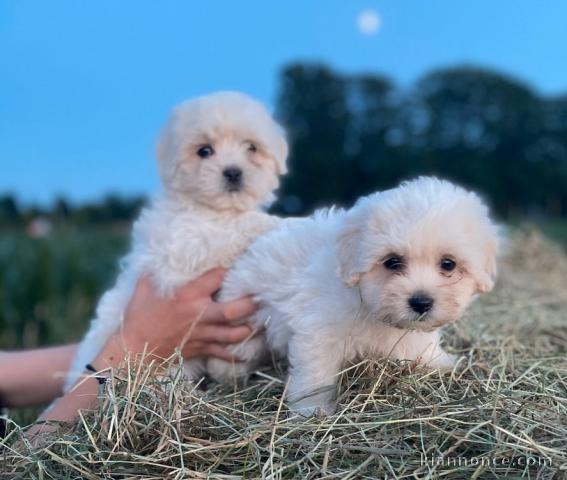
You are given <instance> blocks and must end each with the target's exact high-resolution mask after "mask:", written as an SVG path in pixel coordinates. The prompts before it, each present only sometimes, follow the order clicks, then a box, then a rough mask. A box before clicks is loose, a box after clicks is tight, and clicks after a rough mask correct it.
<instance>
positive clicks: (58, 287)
mask: <svg viewBox="0 0 567 480" xmlns="http://www.w3.org/2000/svg"><path fill="white" fill-rule="evenodd" d="M127 246H128V235H127V234H125V233H124V232H119V231H112V230H95V229H92V230H90V229H88V230H74V229H62V230H58V231H54V232H53V233H52V234H51V235H49V236H48V237H46V238H40V239H34V238H30V237H28V236H27V235H26V234H25V233H23V232H18V231H10V232H4V233H2V234H1V235H0V348H4V349H8V348H31V347H37V346H40V345H52V344H59V343H66V342H70V341H77V340H79V339H80V338H81V336H82V335H83V333H84V332H85V329H86V326H87V323H88V321H89V319H90V317H91V316H92V313H93V310H94V307H95V306H96V302H97V299H98V297H99V296H100V294H101V293H102V292H103V291H104V290H105V289H106V288H107V287H109V286H110V285H111V284H112V282H113V279H114V277H115V276H116V273H117V270H118V262H117V259H118V258H119V257H120V255H122V254H123V253H124V252H125V250H126V249H127Z"/></svg>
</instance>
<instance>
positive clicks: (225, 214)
mask: <svg viewBox="0 0 567 480" xmlns="http://www.w3.org/2000/svg"><path fill="white" fill-rule="evenodd" d="M203 147H208V148H210V150H208V151H207V152H205V153H207V155H206V156H205V155H204V153H203V151H202V150H201V149H202V148H203ZM199 152H201V153H199ZM208 153H210V155H208ZM201 155H203V156H205V158H202V157H201ZM286 157H287V143H286V141H285V138H284V135H283V131H282V129H281V128H280V127H279V126H278V125H277V124H276V123H275V122H274V120H273V119H272V118H271V116H270V115H269V113H268V112H267V111H266V109H265V108H264V107H263V105H261V104H260V103H259V102H257V101H255V100H253V99H251V98H250V97H248V96H246V95H243V94H240V93H236V92H219V93H215V94H211V95H208V96H204V97H200V98H197V99H194V100H189V101H187V102H185V103H182V104H181V105H179V106H178V107H177V108H176V109H175V110H174V112H173V114H172V116H171V118H170V120H169V122H168V123H167V125H166V127H165V129H164V130H163V132H162V135H161V138H160V141H159V144H158V148H157V158H158V164H159V170H160V174H161V178H162V182H163V184H164V187H165V195H164V196H163V197H161V198H158V199H156V200H155V201H154V202H153V203H152V205H151V207H150V208H148V209H146V210H144V211H143V212H142V214H141V216H140V218H139V219H138V221H137V222H136V223H135V225H134V230H133V235H132V250H131V252H130V253H129V254H128V255H127V256H126V258H125V259H124V260H123V262H122V273H121V274H120V276H119V277H118V279H117V282H116V284H115V286H114V287H113V288H112V289H111V290H109V291H108V292H106V293H105V294H104V296H103V297H102V299H101V300H100V303H99V305H98V308H97V311H96V318H95V319H94V320H93V322H92V324H91V328H90V330H89V331H88V333H87V335H86V337H85V339H84V340H83V341H82V343H81V345H80V347H79V350H78V352H77V354H76V356H75V359H74V361H73V365H72V368H71V371H70V372H69V375H68V379H67V384H66V388H67V389H68V388H70V387H71V386H72V385H73V384H74V383H75V382H76V380H77V378H78V377H79V376H80V375H81V373H82V372H83V371H84V367H85V364H87V363H89V362H90V361H92V360H93V359H94V357H95V356H96V355H97V353H98V352H99V351H100V349H101V347H102V346H103V345H104V343H105V342H106V340H107V339H108V338H109V337H110V336H111V335H112V334H113V332H114V331H116V329H117V328H118V327H119V326H120V324H121V322H122V319H123V314H124V311H125V308H126V305H127V303H128V301H129V299H130V296H131V294H132V292H133V288H134V285H135V283H136V281H137V279H138V278H139V277H140V275H142V274H149V275H150V276H151V278H152V280H153V282H154V284H155V285H156V287H157V288H158V289H159V291H160V292H161V294H163V295H169V294H171V293H172V292H173V291H174V290H175V289H176V288H177V287H179V286H180V285H182V284H183V283H185V282H187V281H189V280H191V279H193V278H195V277H197V276H199V275H200V274H202V273H204V272H205V271H207V270H210V269H211V268H214V267H221V266H222V267H229V266H230V265H231V264H232V263H233V262H234V260H235V259H236V258H237V257H238V256H239V255H240V254H242V252H243V251H244V250H245V249H246V247H247V246H248V245H249V244H250V243H251V242H252V241H253V240H254V239H255V238H256V237H257V236H258V235H260V234H262V233H264V232H266V231H267V230H269V229H271V228H273V227H274V226H275V225H276V224H277V222H278V219H277V218H276V217H273V216H270V215H268V214H266V213H264V212H263V211H262V210H261V209H260V208H259V207H260V206H262V205H265V204H267V203H269V202H270V201H271V199H272V197H273V191H274V190H275V189H276V188H277V186H278V175H280V174H283V173H285V171H286V163H285V162H286ZM227 169H237V170H238V171H239V172H240V174H239V175H240V177H239V178H238V182H233V183H231V182H229V180H228V178H227V176H226V170H227ZM186 367H187V372H188V374H189V375H190V376H193V377H194V376H198V375H199V374H200V371H201V370H202V369H203V364H202V362H201V361H193V362H189V363H188V364H187V365H186Z"/></svg>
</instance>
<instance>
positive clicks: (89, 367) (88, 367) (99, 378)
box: [85, 363, 107, 385]
mask: <svg viewBox="0 0 567 480" xmlns="http://www.w3.org/2000/svg"><path fill="white" fill-rule="evenodd" d="M85 369H86V370H88V371H89V372H92V373H98V370H97V369H96V368H94V367H93V366H92V365H91V364H90V363H87V364H86V365H85ZM94 378H95V379H96V381H97V382H98V384H99V385H104V384H105V383H106V380H107V379H106V377H102V376H100V375H99V376H96V375H95V376H94Z"/></svg>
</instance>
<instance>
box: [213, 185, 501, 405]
mask: <svg viewBox="0 0 567 480" xmlns="http://www.w3.org/2000/svg"><path fill="white" fill-rule="evenodd" d="M497 244H498V236H497V230H496V227H495V226H494V224H493V223H492V222H491V220H490V218H489V216H488V211H487V208H486V207H485V206H484V204H483V203H482V202H481V200H480V198H479V197H478V196H477V195H475V194H474V193H472V192H467V191H465V190H464V189H462V188H460V187H457V186H455V185H453V184H451V183H449V182H447V181H443V180H438V179H436V178H427V177H421V178H418V179H417V180H414V181H411V182H406V183H402V184H401V185H400V186H399V187H398V188H395V189H392V190H388V191H385V192H382V193H376V194H373V195H370V196H368V197H365V198H362V199H361V200H359V201H358V203H357V204H356V205H355V206H354V207H352V208H351V209H350V210H348V211H342V210H330V211H322V212H318V213H316V214H315V215H313V216H312V217H310V218H307V219H297V220H292V221H288V222H287V223H286V224H284V225H283V226H282V227H281V228H278V229H277V230H274V231H272V232H270V233H268V234H267V235H265V236H263V237H261V238H259V239H258V240H257V241H256V242H254V243H253V244H252V246H251V247H250V248H249V249H248V250H247V252H246V253H245V254H244V256H243V257H241V258H240V259H239V260H238V261H237V262H236V263H235V265H234V267H233V268H232V269H231V271H230V272H229V273H228V275H227V277H226V280H225V282H224V285H223V289H222V292H221V298H222V299H223V300H229V299H234V298H238V297H241V296H242V295H248V294H252V295H254V296H255V297H256V299H257V300H259V302H260V305H261V307H260V309H259V310H258V311H257V312H256V313H255V315H254V317H253V321H254V322H255V323H257V324H258V325H265V328H266V340H267V344H268V345H269V347H270V348H271V349H272V350H273V351H275V352H276V353H277V354H279V355H282V356H283V355H287V356H288V358H289V363H290V379H289V386H288V397H289V400H290V403H291V406H292V409H293V410H295V411H297V412H299V413H301V414H303V415H306V416H309V415H313V414H321V415H324V414H329V413H332V412H333V411H334V409H335V405H334V393H335V390H336V384H337V380H338V375H339V372H340V371H341V369H342V367H343V365H344V363H345V362H347V361H353V360H356V359H360V358H365V357H385V356H390V357H391V358H394V359H409V360H414V361H418V362H420V363H422V364H425V365H428V366H430V367H432V368H441V369H443V368H451V367H453V365H454V363H455V359H454V358H453V356H452V355H449V354H447V353H446V352H444V351H443V350H442V348H441V346H440V334H439V328H440V327H442V326H443V325H447V324H449V323H452V322H454V321H456V320H457V319H458V318H460V317H461V316H462V314H463V313H464V311H465V309H466V308H467V306H468V305H469V304H470V302H471V301H472V299H473V298H475V296H476V295H477V294H479V293H484V292H488V291H490V290H491V289H492V287H493V284H494V278H495V275H496V263H495V260H496V251H497ZM260 347H261V346H260ZM234 348H235V351H236V352H237V354H238V355H239V356H241V357H244V358H249V359H253V360H251V361H250V362H248V363H243V364H237V365H234V366H231V365H230V364H228V363H227V362H223V361H222V360H217V359H210V360H209V371H210V372H211V373H213V376H215V377H216V378H224V379H225V381H227V380H229V379H230V378H231V375H232V378H233V379H234V376H237V377H238V376H240V377H244V376H245V375H246V374H247V373H248V372H249V371H250V370H251V369H253V368H255V367H256V366H257V363H255V361H254V360H257V359H259V358H261V356H262V354H263V351H262V349H261V348H259V345H258V343H254V344H249V343H243V344H241V345H238V346H236V347H234Z"/></svg>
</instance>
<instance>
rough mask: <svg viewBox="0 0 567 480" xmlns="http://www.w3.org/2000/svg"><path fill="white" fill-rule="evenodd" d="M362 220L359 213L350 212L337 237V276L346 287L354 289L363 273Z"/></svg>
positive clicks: (362, 216)
mask: <svg viewBox="0 0 567 480" xmlns="http://www.w3.org/2000/svg"><path fill="white" fill-rule="evenodd" d="M364 219H365V216H364V215H363V214H361V213H360V212H353V211H350V212H349V213H347V215H346V216H345V218H344V220H343V222H344V223H343V226H342V228H341V230H340V231H339V233H338V235H337V261H338V265H339V268H338V275H339V277H340V278H341V280H342V281H343V282H344V283H345V284H346V285H347V286H348V287H354V286H355V285H356V284H357V283H358V282H359V281H360V277H361V275H362V274H363V273H364V271H365V268H364V266H363V265H362V258H361V257H362V255H361V243H362V240H363V239H362V236H363V233H364V229H365V226H364Z"/></svg>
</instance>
